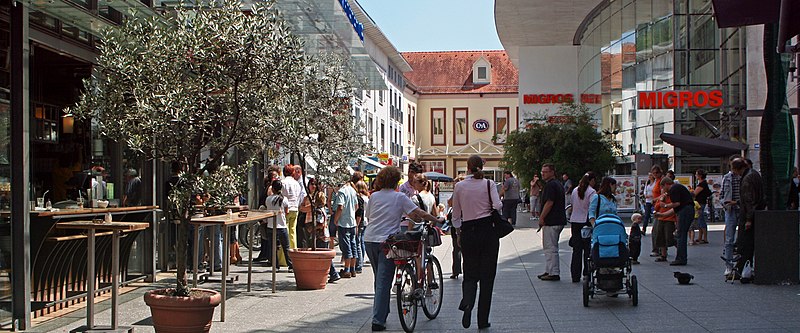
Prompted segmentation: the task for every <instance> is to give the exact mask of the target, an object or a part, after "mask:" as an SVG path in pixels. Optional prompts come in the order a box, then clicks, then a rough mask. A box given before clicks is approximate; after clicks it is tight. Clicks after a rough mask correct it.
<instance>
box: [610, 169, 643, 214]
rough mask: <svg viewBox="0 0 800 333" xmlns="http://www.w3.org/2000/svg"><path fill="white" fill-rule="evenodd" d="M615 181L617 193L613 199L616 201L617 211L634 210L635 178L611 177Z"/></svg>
mask: <svg viewBox="0 0 800 333" xmlns="http://www.w3.org/2000/svg"><path fill="white" fill-rule="evenodd" d="M612 177H614V179H616V180H617V192H616V193H614V197H615V198H616V199H617V211H620V212H624V211H633V210H636V201H637V200H636V196H637V193H636V177H634V176H612Z"/></svg>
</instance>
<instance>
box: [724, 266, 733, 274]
mask: <svg viewBox="0 0 800 333" xmlns="http://www.w3.org/2000/svg"><path fill="white" fill-rule="evenodd" d="M731 273H733V270H732V269H731V268H730V267H725V273H722V275H725V276H728V275H731Z"/></svg>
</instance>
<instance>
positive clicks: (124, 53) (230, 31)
mask: <svg viewBox="0 0 800 333" xmlns="http://www.w3.org/2000/svg"><path fill="white" fill-rule="evenodd" d="M241 6H242V4H241V2H240V1H239V0H225V1H211V2H207V3H205V4H203V5H198V6H197V7H192V8H184V7H181V8H176V9H175V10H174V11H170V12H168V13H166V14H165V15H164V16H157V17H146V16H143V15H142V14H136V13H134V15H133V16H131V17H128V18H127V20H126V21H125V24H123V25H121V26H116V27H111V28H109V29H107V30H105V31H103V33H102V36H101V37H102V40H103V43H102V44H101V45H99V51H100V54H99V56H98V58H97V66H95V68H94V72H93V74H92V77H91V79H89V80H86V81H85V82H84V85H85V92H84V94H83V95H82V96H81V98H80V101H79V103H78V104H77V105H76V106H75V107H73V108H71V109H70V110H68V111H67V112H72V113H74V114H75V116H76V117H78V118H82V119H91V120H92V122H93V123H95V124H96V125H97V128H99V130H100V132H101V134H102V135H103V136H105V137H107V138H110V139H113V140H116V141H118V142H122V143H125V144H126V145H127V146H128V147H129V148H130V149H132V150H134V151H137V152H139V153H140V154H142V155H143V156H144V157H146V158H148V159H159V160H163V161H167V162H172V161H177V162H179V163H181V164H182V165H183V167H184V168H185V170H187V172H185V173H183V174H182V175H181V177H180V182H179V183H178V184H177V186H174V187H173V190H172V191H173V192H172V193H171V194H170V196H169V199H170V203H171V205H172V207H171V210H174V212H175V214H174V215H173V216H176V217H177V218H178V219H180V220H181V227H180V228H178V230H179V231H178V243H177V258H176V259H177V260H176V261H177V266H178V279H177V281H178V284H177V288H176V295H184V296H186V295H188V294H189V290H188V288H187V286H186V256H185V253H186V243H187V242H186V239H187V238H186V237H187V236H186V234H187V231H188V224H189V221H190V219H191V218H190V216H191V211H192V208H193V205H194V201H193V198H194V197H195V196H197V195H201V196H203V197H208V200H207V201H206V202H205V203H204V204H205V205H208V206H214V207H220V206H223V205H226V204H230V203H231V201H232V200H233V197H234V196H235V195H237V194H239V193H242V192H243V191H244V187H245V185H244V184H245V182H246V180H245V178H244V176H245V175H247V170H248V168H249V167H250V166H251V163H245V164H244V165H241V166H238V167H230V166H226V165H224V160H225V154H226V153H228V152H229V151H231V150H232V149H236V150H238V151H240V152H242V153H243V154H244V155H245V156H257V154H258V153H259V152H262V151H264V149H265V148H267V147H270V148H271V147H274V146H275V144H280V145H281V147H282V148H283V149H285V150H288V151H296V152H309V153H314V154H317V153H318V154H320V156H321V157H320V158H319V159H320V160H324V158H329V159H328V160H325V162H326V163H328V164H327V166H328V168H327V169H331V168H332V169H334V170H339V169H341V166H343V165H346V163H347V161H348V158H345V155H347V154H358V153H360V150H358V149H357V147H358V146H354V147H351V148H352V149H350V150H345V149H342V148H341V147H340V146H337V145H336V144H337V143H339V142H345V143H347V142H350V141H351V140H353V138H359V137H360V136H361V135H360V134H359V133H358V132H356V131H355V130H354V129H353V126H352V120H351V119H350V103H351V98H352V87H351V86H349V84H348V83H347V80H346V79H347V78H346V75H344V74H342V73H343V72H346V70H345V69H344V66H342V65H341V64H334V63H330V62H327V63H324V62H321V61H320V60H317V59H314V58H311V57H309V56H307V55H305V54H304V51H303V45H302V42H301V40H300V39H299V37H297V36H295V35H294V34H293V33H292V31H291V29H290V26H289V24H288V23H287V22H286V21H284V20H283V18H281V16H280V15H279V13H278V11H277V9H276V8H275V7H274V1H273V0H268V1H259V2H258V3H256V4H253V5H252V10H251V11H250V12H248V13H244V12H242V11H241ZM297 119H301V120H304V121H302V122H297ZM314 144H316V145H318V146H324V148H322V149H315V148H314ZM337 149H341V150H342V151H344V152H345V153H343V154H338V155H335V156H333V157H335V158H331V157H329V156H327V154H328V153H331V152H332V151H334V150H337ZM206 156H207V157H206ZM315 157H316V156H315ZM250 162H252V160H250Z"/></svg>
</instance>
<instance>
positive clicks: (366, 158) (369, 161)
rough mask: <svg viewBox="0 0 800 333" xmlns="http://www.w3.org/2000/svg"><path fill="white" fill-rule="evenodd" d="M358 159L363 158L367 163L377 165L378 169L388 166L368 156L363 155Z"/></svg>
mask: <svg viewBox="0 0 800 333" xmlns="http://www.w3.org/2000/svg"><path fill="white" fill-rule="evenodd" d="M358 159H359V160H361V161H362V162H364V163H367V164H369V165H371V166H373V167H376V168H378V169H383V168H385V167H386V166H385V165H383V164H380V163H379V162H378V161H375V160H373V159H370V158H368V157H364V156H361V157H359V158H358Z"/></svg>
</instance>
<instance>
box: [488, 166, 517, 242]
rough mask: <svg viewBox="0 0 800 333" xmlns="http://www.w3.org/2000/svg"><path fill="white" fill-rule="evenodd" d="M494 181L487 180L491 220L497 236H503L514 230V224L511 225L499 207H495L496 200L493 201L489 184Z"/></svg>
mask: <svg viewBox="0 0 800 333" xmlns="http://www.w3.org/2000/svg"><path fill="white" fill-rule="evenodd" d="M491 183H492V181H491V180H487V181H486V194H488V195H489V209H491V210H492V211H491V215H490V216H491V221H492V229H494V234H495V235H496V236H497V238H503V237H505V236H507V235H508V234H510V233H511V232H512V231H514V226H513V225H511V223H510V222H508V220H506V219H504V218H503V217H502V216H500V213H499V212H498V211H497V209H494V202H493V201H492V192H491V189H490V188H489V186H490V185H491Z"/></svg>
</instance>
